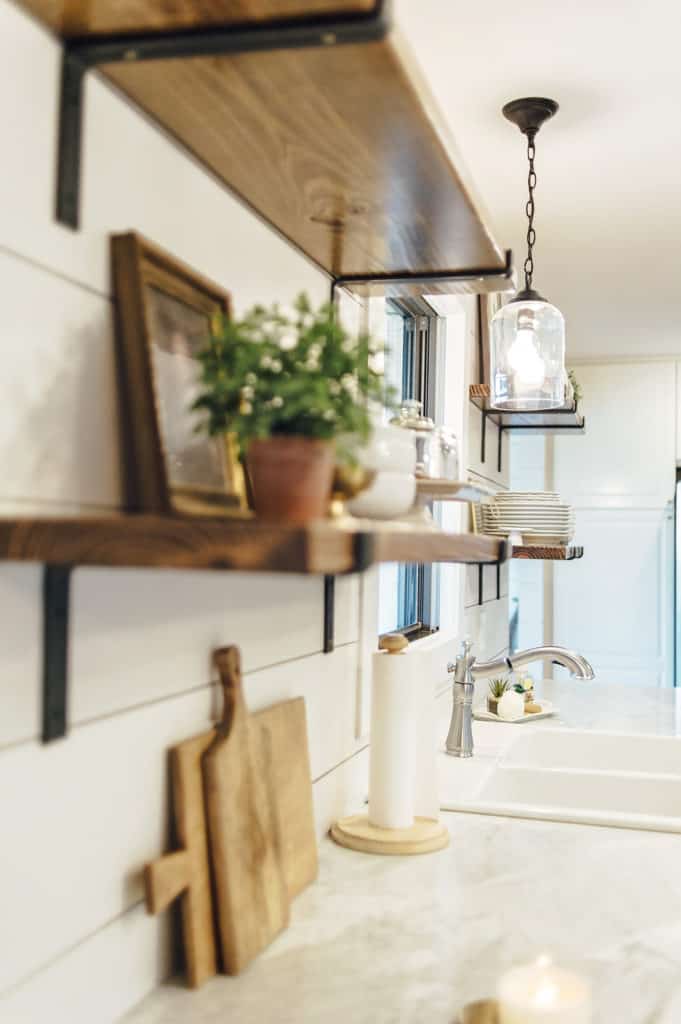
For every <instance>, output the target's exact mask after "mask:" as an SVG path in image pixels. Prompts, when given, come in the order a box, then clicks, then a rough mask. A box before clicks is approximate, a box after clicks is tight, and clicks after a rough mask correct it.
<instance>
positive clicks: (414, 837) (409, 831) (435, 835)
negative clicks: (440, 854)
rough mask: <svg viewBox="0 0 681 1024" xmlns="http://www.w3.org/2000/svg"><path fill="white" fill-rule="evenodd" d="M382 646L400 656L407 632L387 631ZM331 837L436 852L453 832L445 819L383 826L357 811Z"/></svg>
mask: <svg viewBox="0 0 681 1024" xmlns="http://www.w3.org/2000/svg"><path fill="white" fill-rule="evenodd" d="M378 646H379V648H380V649H381V650H382V651H385V652H386V654H385V656H386V657H396V656H399V655H404V652H405V651H406V649H407V647H408V646H409V641H408V640H407V638H406V636H404V634H403V633H386V634H385V636H382V637H381V639H380V640H379V644H378ZM331 838H332V839H333V840H335V842H337V843H338V844H339V846H345V847H346V848H347V849H349V850H358V851H360V852H361V853H378V854H389V855H390V854H392V855H394V856H405V855H410V854H416V853H432V852H434V851H435V850H442V849H444V848H445V846H448V845H449V832H448V830H447V829H446V828H445V826H444V825H443V824H442V822H440V821H438V820H437V819H434V818H421V817H415V818H414V823H413V825H411V826H410V827H409V828H379V827H378V826H377V825H372V823H371V822H370V821H369V816H368V814H355V815H352V816H351V817H349V818H341V819H340V821H337V822H336V823H335V825H332V827H331Z"/></svg>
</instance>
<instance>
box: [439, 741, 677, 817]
mask: <svg viewBox="0 0 681 1024" xmlns="http://www.w3.org/2000/svg"><path fill="white" fill-rule="evenodd" d="M440 792H441V801H440V802H441V806H442V808H443V810H452V811H467V812H472V813H476V814H494V815H502V816H510V817H516V818H544V819H549V820H552V821H569V822H582V823H584V824H589V825H609V826H611V827H617V828H638V829H653V830H655V831H663V832H681V739H676V738H673V737H655V736H639V735H628V734H624V733H598V732H581V731H573V730H570V729H542V730H538V731H536V732H532V733H527V732H526V731H525V730H523V732H522V733H519V734H518V735H517V737H513V738H512V739H511V740H510V742H506V743H504V744H502V746H501V749H500V750H499V751H498V752H496V753H494V754H493V753H491V752H490V751H489V748H488V749H487V752H485V751H483V753H482V754H481V755H480V756H479V757H478V756H477V755H476V756H475V757H473V759H472V760H470V761H464V762H462V761H459V760H458V759H457V758H450V757H447V756H446V755H443V759H442V763H441V765H440Z"/></svg>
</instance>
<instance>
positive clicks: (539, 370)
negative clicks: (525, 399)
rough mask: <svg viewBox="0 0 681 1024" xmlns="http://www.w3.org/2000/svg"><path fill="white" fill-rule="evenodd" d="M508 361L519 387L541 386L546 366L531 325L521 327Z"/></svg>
mask: <svg viewBox="0 0 681 1024" xmlns="http://www.w3.org/2000/svg"><path fill="white" fill-rule="evenodd" d="M508 362H509V365H510V367H511V369H512V371H513V374H514V376H515V378H516V387H517V388H540V387H541V386H542V384H543V383H544V377H545V375H546V367H545V366H544V360H543V359H542V358H541V356H540V355H539V352H538V350H537V339H536V336H535V333H534V331H533V330H532V329H531V328H530V327H521V328H520V329H519V330H518V333H517V334H516V338H515V341H514V342H513V344H512V345H511V348H510V350H509V353H508Z"/></svg>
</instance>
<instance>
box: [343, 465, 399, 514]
mask: <svg viewBox="0 0 681 1024" xmlns="http://www.w3.org/2000/svg"><path fill="white" fill-rule="evenodd" d="M415 497H416V478H415V477H414V476H413V474H411V473H385V472H382V471H379V472H378V473H377V474H376V476H375V478H374V480H373V482H372V483H371V484H370V485H369V487H367V489H366V490H365V491H362V493H361V494H358V495H357V497H356V498H353V499H352V501H351V502H349V503H348V511H349V512H350V513H351V514H352V515H353V516H359V517H360V518H361V519H397V518H398V517H399V516H404V515H406V514H407V512H408V511H409V510H410V508H411V507H412V505H413V504H414V498H415Z"/></svg>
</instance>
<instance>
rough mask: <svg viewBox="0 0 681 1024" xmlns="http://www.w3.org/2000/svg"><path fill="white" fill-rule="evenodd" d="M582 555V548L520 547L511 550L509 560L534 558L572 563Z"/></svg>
mask: <svg viewBox="0 0 681 1024" xmlns="http://www.w3.org/2000/svg"><path fill="white" fill-rule="evenodd" d="M583 555H584V548H583V547H574V546H573V547H562V546H556V547H540V546H539V545H536V546H530V545H521V546H515V545H514V546H513V547H512V548H511V558H536V559H541V560H542V561H545V562H572V561H574V560H575V559H576V558H581V557H582V556H583Z"/></svg>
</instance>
